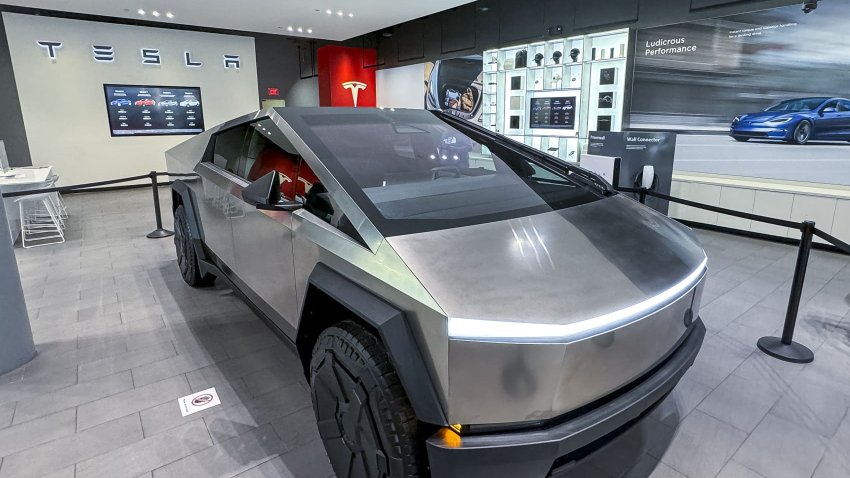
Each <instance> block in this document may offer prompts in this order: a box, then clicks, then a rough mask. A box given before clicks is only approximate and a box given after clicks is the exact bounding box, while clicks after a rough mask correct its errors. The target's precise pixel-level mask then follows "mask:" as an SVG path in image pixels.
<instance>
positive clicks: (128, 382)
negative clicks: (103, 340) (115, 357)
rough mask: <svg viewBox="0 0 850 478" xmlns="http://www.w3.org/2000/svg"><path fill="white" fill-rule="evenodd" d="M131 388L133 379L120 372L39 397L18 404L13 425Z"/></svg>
mask: <svg viewBox="0 0 850 478" xmlns="http://www.w3.org/2000/svg"><path fill="white" fill-rule="evenodd" d="M132 388H133V379H132V377H131V376H130V372H121V373H117V374H115V375H109V376H107V377H104V378H101V379H96V380H93V381H91V382H86V383H81V384H77V385H73V386H70V387H67V388H63V389H62V390H59V391H56V392H52V393H47V394H44V395H40V396H38V397H36V398H33V399H32V400H27V401H26V402H20V403H18V408H17V411H16V412H15V424H19V423H23V422H26V421H29V420H32V419H35V418H38V417H42V416H45V415H49V414H51V413H55V412H58V411H60V410H65V409H68V408H73V407H76V406H78V405H83V404H85V403H88V402H91V401H93V400H97V399H100V398H104V397H108V396H111V395H115V394H116V393H121V392H125V391H127V390H130V389H132Z"/></svg>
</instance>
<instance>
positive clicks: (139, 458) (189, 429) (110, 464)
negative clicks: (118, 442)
mask: <svg viewBox="0 0 850 478" xmlns="http://www.w3.org/2000/svg"><path fill="white" fill-rule="evenodd" d="M210 445H212V441H211V440H210V437H209V434H208V433H207V429H206V427H205V426H204V422H203V420H194V421H192V422H189V423H186V424H184V425H181V426H179V427H177V428H174V429H172V430H169V431H167V432H165V433H161V434H159V435H155V436H153V437H149V438H145V439H144V440H141V441H137V442H135V443H133V444H131V445H127V446H124V447H121V448H119V449H117V450H114V451H113V452H111V453H108V454H105V455H101V456H98V457H95V458H92V459H90V460H86V461H83V462H81V463H78V464H77V475H76V478H122V477H126V478H133V477H136V476H139V475H142V474H144V473H148V472H149V471H151V470H154V469H156V468H159V467H161V466H163V465H167V464H168V463H172V462H174V461H176V460H180V459H181V458H183V457H186V456H189V455H191V454H192V453H195V452H198V451H200V450H203V449H205V448H208V447H210ZM234 451H236V450H234ZM188 476H212V475H192V474H188V475H184V478H185V477H188Z"/></svg>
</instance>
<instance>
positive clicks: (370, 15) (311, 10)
mask: <svg viewBox="0 0 850 478" xmlns="http://www.w3.org/2000/svg"><path fill="white" fill-rule="evenodd" d="M0 3H4V4H7V5H17V6H22V7H31V8H43V9H48V10H58V11H63V12H74V13H86V14H91V15H104V16H109V17H119V18H132V19H144V20H149V21H157V22H162V23H174V24H184V25H194V26H201V27H210V28H225V29H229V30H244V31H249V32H260V33H273V34H283V35H293V36H303V37H310V38H321V39H328V40H347V39H349V38H352V37H356V36H358V35H362V34H364V33H369V32H373V31H376V30H380V29H381V28H385V27H389V26H392V25H396V24H398V23H402V22H405V21H408V20H413V19H414V18H419V17H422V16H425V15H430V14H432V13H436V12H439V11H442V10H446V9H449V8H452V7H456V6H458V5H463V4H465V3H469V0H428V1H422V0H301V1H298V0H240V1H234V0H179V1H174V0H2V1H0ZM140 8H141V9H143V10H145V12H146V14H145V15H144V16H142V15H140V14H139V13H138V10H139V9H140ZM328 9H330V10H331V11H332V12H333V13H332V14H331V15H328V14H327V13H326V10H328ZM153 10H157V11H158V12H160V17H159V18H156V17H154V16H152V15H151V12H152V11H153ZM339 10H342V11H343V16H339V15H337V12H338V11H339ZM166 12H171V13H173V14H174V18H173V19H168V18H166V16H165V13H166ZM349 13H353V14H354V15H353V16H349V15H348V14H349ZM290 26H292V27H293V30H294V31H292V32H289V31H287V27H290ZM298 27H301V28H302V29H303V32H302V33H299V32H298V31H297V28H298ZM308 28H311V29H312V30H313V33H312V34H308V33H307V29H308Z"/></svg>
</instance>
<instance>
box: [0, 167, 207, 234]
mask: <svg viewBox="0 0 850 478" xmlns="http://www.w3.org/2000/svg"><path fill="white" fill-rule="evenodd" d="M161 176H167V177H169V178H197V177H200V176H198V175H197V174H196V173H164V172H159V171H151V172H150V173H148V174H144V175H140V176H131V177H129V178H120V179H109V180H106V181H96V182H93V183H84V184H74V185H71V186H57V187H52V188H42V189H27V190H25V191H14V192H9V193H3V194H2V197H3V198H4V199H5V198H16V197H21V196H31V195H34V194H44V193H59V194H66V193H82V192H91V193H94V192H107V191H110V189H106V188H103V187H102V186H109V185H112V184H121V183H129V182H132V181H140V180H143V179H150V181H151V191H153V210H154V216H155V217H156V229H155V230H154V231H153V232H151V233H150V234H148V235H147V237H148V238H150V239H162V238H165V237H170V236H173V235H174V231H169V230H168V229H164V228H163V227H162V212H161V210H160V207H159V192H158V191H159V182H158V181H157V178H158V177H161Z"/></svg>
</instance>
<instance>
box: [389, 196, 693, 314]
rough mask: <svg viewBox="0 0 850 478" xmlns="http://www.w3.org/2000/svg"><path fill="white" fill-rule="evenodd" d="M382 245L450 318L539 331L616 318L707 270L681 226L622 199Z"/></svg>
mask: <svg viewBox="0 0 850 478" xmlns="http://www.w3.org/2000/svg"><path fill="white" fill-rule="evenodd" d="M387 241H388V242H389V244H390V245H391V246H392V247H393V248H394V249H395V250H396V252H397V253H398V254H399V256H400V257H401V258H402V260H404V261H405V263H406V264H407V265H408V267H409V268H410V269H411V270H412V272H413V273H414V275H416V277H417V278H418V279H419V280H420V281H421V283H422V284H423V286H424V287H425V288H426V289H427V290H428V292H429V293H430V294H431V296H432V297H433V298H434V299H435V300H436V301H437V303H438V304H439V305H440V307H441V308H442V309H443V310H444V311H445V312H446V314H447V315H448V316H449V317H450V318H462V319H475V320H486V321H505V322H512V323H516V322H520V323H529V324H538V325H541V324H542V325H547V324H572V323H576V322H581V321H584V320H587V319H590V318H595V317H600V316H603V315H605V314H611V313H617V312H618V311H622V310H623V309H626V308H628V307H631V306H634V305H635V304H638V303H641V302H646V301H647V300H651V299H652V298H653V297H657V296H659V295H660V294H664V293H665V291H669V290H670V289H671V287H673V286H675V285H676V284H679V283H681V282H682V281H683V280H685V279H686V278H688V277H689V276H690V277H693V276H694V274H698V275H700V276H701V275H702V270H700V271H697V269H702V267H701V266H702V265H704V264H705V253H704V252H703V249H702V247H701V246H700V245H699V243H698V242H697V241H696V239H695V238H694V236H693V235H692V234H691V233H690V231H689V230H688V229H687V228H685V227H684V226H682V225H680V224H678V223H676V222H674V221H673V220H671V219H668V218H667V217H665V216H663V215H661V214H659V213H657V212H655V211H653V210H651V209H649V208H646V207H643V206H641V205H640V204H638V203H637V202H635V201H632V200H630V199H627V198H625V197H623V196H622V195H618V196H614V197H610V198H606V199H601V200H599V201H595V202H593V203H588V204H584V205H581V206H577V207H573V208H569V209H564V210H560V211H552V212H547V213H543V214H539V215H535V216H529V217H523V218H518V219H511V220H506V221H499V222H492V223H487V224H480V225H475V226H468V227H462V228H455V229H446V230H439V231H432V232H426V233H420V234H412V235H406V236H395V237H390V238H388V239H387ZM683 293H684V292H683Z"/></svg>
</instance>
